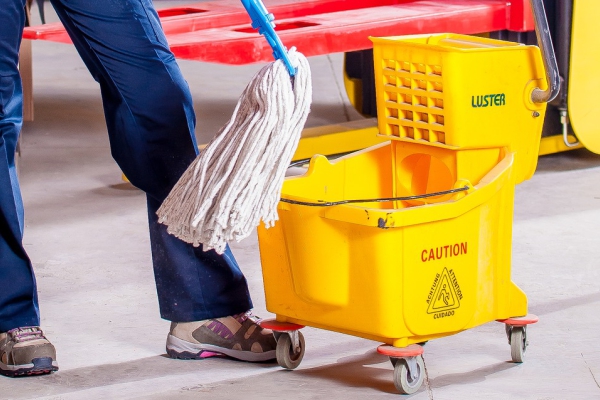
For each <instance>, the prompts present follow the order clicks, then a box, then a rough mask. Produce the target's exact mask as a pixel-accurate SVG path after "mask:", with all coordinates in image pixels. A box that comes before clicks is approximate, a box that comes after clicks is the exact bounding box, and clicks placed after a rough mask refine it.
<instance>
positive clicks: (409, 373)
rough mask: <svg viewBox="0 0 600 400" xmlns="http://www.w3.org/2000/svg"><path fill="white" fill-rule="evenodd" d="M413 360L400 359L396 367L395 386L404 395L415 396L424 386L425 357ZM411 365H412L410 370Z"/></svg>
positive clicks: (413, 358)
mask: <svg viewBox="0 0 600 400" xmlns="http://www.w3.org/2000/svg"><path fill="white" fill-rule="evenodd" d="M411 358H412V360H407V359H405V358H399V359H397V360H396V362H395V365H394V386H396V389H398V391H399V392H400V393H402V394H413V393H415V392H416V391H417V390H419V388H420V387H421V385H422V384H423V378H424V376H425V364H424V363H423V357H421V356H417V357H411ZM392 363H393V362H392ZM409 364H410V365H411V366H410V369H409Z"/></svg>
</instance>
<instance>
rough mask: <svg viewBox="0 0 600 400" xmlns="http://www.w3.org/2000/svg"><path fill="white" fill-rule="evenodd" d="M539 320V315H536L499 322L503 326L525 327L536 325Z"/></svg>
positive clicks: (500, 320)
mask: <svg viewBox="0 0 600 400" xmlns="http://www.w3.org/2000/svg"><path fill="white" fill-rule="evenodd" d="M539 320H540V319H539V318H538V316H537V315H535V314H527V315H526V316H524V317H513V318H507V319H499V320H498V322H502V323H503V324H506V325H512V326H525V325H530V324H535V323H536V322H538V321H539Z"/></svg>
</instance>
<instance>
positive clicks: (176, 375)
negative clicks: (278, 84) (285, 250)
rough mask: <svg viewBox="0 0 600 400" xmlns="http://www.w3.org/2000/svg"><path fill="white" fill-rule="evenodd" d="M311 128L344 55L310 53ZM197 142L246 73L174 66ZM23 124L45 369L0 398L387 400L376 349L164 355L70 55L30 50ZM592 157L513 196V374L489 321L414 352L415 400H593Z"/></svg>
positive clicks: (327, 104) (142, 256) (136, 211)
mask: <svg viewBox="0 0 600 400" xmlns="http://www.w3.org/2000/svg"><path fill="white" fill-rule="evenodd" d="M311 64H312V68H313V74H314V80H315V94H314V103H313V111H312V113H311V116H310V118H309V123H308V126H320V125H325V124H331V123H338V122H343V121H346V120H348V119H356V118H359V116H358V115H357V114H356V113H355V112H354V111H353V110H352V109H351V108H350V107H349V105H348V104H347V101H346V100H345V95H344V93H343V89H341V88H342V86H340V85H341V84H342V83H341V76H340V70H341V56H340V55H339V54H338V55H332V56H327V57H315V58H313V59H311ZM181 66H182V69H183V71H184V74H185V76H186V77H187V79H188V81H189V83H190V86H191V88H192V92H193V95H194V100H195V105H196V110H197V112H198V120H199V124H198V137H199V139H200V141H201V142H202V141H206V140H207V139H208V138H210V136H211V135H212V134H213V133H214V132H215V131H216V130H217V129H218V128H219V127H220V126H221V125H222V124H223V123H224V122H225V121H226V120H227V119H228V117H229V116H230V115H231V112H232V110H233V107H234V105H235V102H236V100H237V97H238V96H239V94H240V93H241V91H242V90H243V88H244V86H245V85H246V84H247V82H249V80H250V78H251V77H252V76H253V74H254V73H255V72H256V70H257V68H258V66H247V67H231V66H216V65H210V64H203V63H195V62H181ZM34 79H35V80H34V85H35V107H36V109H35V112H36V119H35V121H34V122H31V123H27V124H26V126H25V129H24V133H23V142H22V158H21V171H20V173H21V182H22V190H23V196H24V201H25V206H26V233H25V246H26V248H27V250H28V252H29V254H30V256H31V258H32V260H33V263H34V268H35V271H36V274H37V279H38V284H39V296H40V302H41V312H42V317H43V328H44V329H45V330H46V332H47V335H48V336H49V338H50V339H51V340H52V341H53V342H54V344H55V345H56V347H57V350H58V360H59V363H60V367H61V370H60V371H59V372H58V373H56V374H53V375H49V376H43V377H35V378H26V379H7V378H0V399H30V398H47V399H81V398H86V399H106V398H115V399H121V398H145V399H165V398H166V399H169V398H184V399H187V398H190V399H191V398H204V399H229V398H240V397H243V398H247V399H259V398H292V399H321V398H329V399H364V398H367V397H370V398H397V396H398V395H397V394H395V392H396V391H395V389H394V386H393V383H392V379H391V378H392V367H391V364H390V363H389V361H388V360H387V359H386V358H385V357H382V356H380V355H378V354H377V353H375V347H376V345H377V344H378V343H374V342H370V341H367V340H363V339H358V338H355V337H351V336H346V335H341V334H337V333H332V332H327V331H322V330H317V329H311V328H307V329H305V330H304V333H305V336H306V341H307V350H306V355H305V359H304V361H303V362H302V364H301V365H300V367H299V368H298V369H297V370H295V371H293V372H288V371H283V370H281V369H280V368H279V367H278V366H277V365H275V364H258V365H257V364H249V363H240V362H235V361H229V360H217V359H213V360H205V361H200V362H194V361H176V360H171V359H168V358H166V357H165V354H164V341H165V338H166V334H167V329H168V322H166V321H163V320H161V319H160V318H159V313H158V305H157V301H156V296H155V288H154V281H153V275H152V268H151V263H150V252H149V241H148V234H147V227H146V211H145V200H144V195H143V194H142V193H141V192H140V191H138V190H136V189H135V188H133V187H131V186H130V185H129V184H127V183H124V182H123V181H122V180H121V175H120V171H119V169H118V167H117V166H116V165H115V163H114V162H113V161H112V159H111V156H110V152H109V147H108V139H107V135H106V129H105V126H104V122H103V114H102V110H101V103H100V99H99V93H98V88H97V85H96V84H95V82H94V81H93V80H92V79H91V77H90V76H89V74H88V73H87V71H86V70H85V68H84V66H83V64H82V63H81V61H80V60H79V58H78V57H77V54H76V53H75V51H74V49H73V47H71V46H68V45H60V44H52V43H43V42H40V43H34ZM599 227H600V156H597V155H594V154H591V153H589V152H588V151H586V150H579V151H573V152H569V153H564V154H556V155H552V156H546V157H542V158H541V159H540V162H539V166H538V170H537V172H536V174H535V176H534V177H533V179H531V180H530V181H528V182H525V183H523V184H522V185H520V186H518V187H517V195H516V206H515V220H514V255H513V280H514V281H515V282H516V283H517V284H518V285H519V286H520V287H521V288H522V289H523V290H524V291H525V292H526V293H527V295H528V297H529V302H530V311H531V312H533V313H536V314H538V315H539V316H540V318H541V320H540V322H539V323H538V324H537V325H535V326H532V327H531V328H530V330H529V336H530V347H529V349H528V352H527V360H526V362H525V363H523V364H521V365H517V364H512V363H510V362H508V360H509V359H510V349H509V346H508V344H507V343H506V339H505V335H504V329H503V327H502V325H500V324H498V323H490V324H486V325H484V326H481V327H478V328H476V329H473V330H470V331H466V332H463V333H461V334H459V335H456V336H452V337H448V338H444V339H439V340H436V341H432V342H431V343H429V344H428V345H427V347H426V354H425V361H426V363H427V364H426V365H427V369H428V375H429V386H430V388H431V392H430V393H428V391H427V388H426V385H424V386H423V388H422V389H421V390H420V392H418V393H417V394H416V395H414V396H412V397H411V398H414V399H430V398H434V399H439V400H441V399H482V398H486V399H489V400H492V399H537V400H550V399H557V400H558V399H596V398H600V347H599V346H598V343H600V333H599V330H600V312H599V309H598V306H599V305H600V238H599V235H598V233H597V230H598V228H599ZM233 249H234V253H235V255H236V257H237V258H238V260H239V262H240V264H241V265H242V267H243V270H244V272H245V273H246V274H247V276H248V279H249V282H250V286H251V292H252V295H253V297H254V300H255V305H256V309H255V312H256V313H257V314H258V315H261V316H269V313H268V312H267V311H266V310H265V304H264V294H263V290H262V277H261V270H260V261H259V257H258V251H257V243H256V238H255V237H252V238H249V239H247V240H244V241H243V242H241V243H239V244H234V245H233Z"/></svg>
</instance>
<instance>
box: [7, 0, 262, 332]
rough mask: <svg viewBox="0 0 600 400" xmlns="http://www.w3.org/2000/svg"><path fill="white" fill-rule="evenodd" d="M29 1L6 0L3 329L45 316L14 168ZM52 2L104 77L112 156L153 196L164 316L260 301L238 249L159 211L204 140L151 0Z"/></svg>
mask: <svg viewBox="0 0 600 400" xmlns="http://www.w3.org/2000/svg"><path fill="white" fill-rule="evenodd" d="M24 2H25V0H0V332H4V331H7V330H10V329H12V328H16V327H20V326H31V325H39V307H38V302H37V294H36V284H35V277H34V273H33V269H32V265H31V262H30V260H29V258H28V256H27V253H26V252H25V250H24V248H23V245H22V237H23V203H22V200H21V194H20V190H19V183H18V180H17V175H16V171H15V147H16V143H17V139H18V136H19V131H20V129H21V125H22V102H23V99H22V87H21V80H20V77H19V73H18V70H17V63H18V49H19V46H20V42H21V35H22V31H23V24H24V20H25V15H24V11H23V10H24ZM52 5H53V6H54V8H55V10H56V12H57V13H58V16H59V17H60V19H61V21H62V22H63V24H64V25H65V28H66V29H67V31H68V32H69V35H70V36H71V39H72V40H73V42H74V44H75V47H76V48H77V51H78V52H79V54H80V56H81V57H82V59H83V61H84V62H85V64H86V66H87V67H88V69H89V70H90V72H91V74H92V76H93V77H94V79H95V80H96V81H97V82H98V83H99V85H100V91H101V94H102V99H103V106H104V114H105V117H106V124H107V129H108V134H109V138H110V145H111V153H112V156H113V157H114V159H115V161H116V162H117V163H118V165H119V166H120V168H121V169H122V170H123V172H124V173H125V175H126V176H127V177H128V178H129V180H130V181H131V183H132V184H134V185H135V186H137V187H138V188H140V189H141V190H143V191H144V192H145V193H146V195H147V204H148V221H149V226H150V242H151V248H152V260H153V266H154V274H155V278H156V288H157V292H158V299H159V304H160V313H161V316H162V317H163V318H165V319H167V320H171V321H177V322H187V321H196V320H201V319H207V318H216V317H222V316H226V315H231V314H236V313H239V312H243V311H246V310H248V309H250V308H252V303H251V300H250V296H249V292H248V286H247V283H246V279H245V277H244V275H243V274H242V272H241V271H240V269H239V266H238V264H237V262H236V260H235V258H234V257H233V254H232V253H231V251H230V249H229V248H227V250H226V252H225V254H224V255H222V256H220V255H218V254H216V253H215V252H214V251H208V252H203V251H202V249H201V248H194V247H192V246H191V245H188V244H186V243H184V242H182V241H180V240H179V239H177V238H175V237H173V236H171V235H169V234H167V232H166V228H165V227H164V226H163V225H161V224H158V222H157V217H156V210H157V209H158V207H159V206H160V204H161V203H162V201H163V199H164V198H165V197H166V196H167V194H168V193H169V191H170V190H171V188H172V187H173V185H174V184H175V182H176V181H177V179H178V178H179V177H180V176H181V174H182V173H183V171H185V169H186V168H187V166H188V165H189V164H190V163H191V162H192V161H193V159H194V158H195V157H196V155H197V145H196V140H195V136H194V129H195V123H196V120H195V115H194V110H193V107H192V98H191V95H190V90H189V88H188V85H187V82H186V81H185V80H184V78H183V76H182V74H181V71H180V70H179V67H178V65H177V63H176V61H175V58H174V57H173V54H172V53H171V51H170V50H169V47H168V45H167V42H166V39H165V36H164V33H163V31H162V28H161V26H160V22H159V19H158V15H157V13H156V11H155V10H154V8H153V6H152V3H151V1H150V0H52ZM65 290H68V288H65Z"/></svg>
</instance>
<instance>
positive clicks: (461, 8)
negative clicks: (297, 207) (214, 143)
mask: <svg viewBox="0 0 600 400" xmlns="http://www.w3.org/2000/svg"><path fill="white" fill-rule="evenodd" d="M264 3H265V5H266V7H267V8H268V10H269V12H271V13H273V14H274V15H275V22H276V25H277V26H276V30H277V32H278V34H279V36H280V37H281V40H282V42H283V43H284V44H285V45H286V46H288V47H290V46H295V47H296V48H298V50H299V51H301V52H302V53H303V54H305V55H307V56H314V55H322V54H329V53H335V52H347V51H355V50H363V49H368V48H370V47H372V45H371V41H370V40H369V36H395V35H407V34H418V33H440V32H454V33H463V34H474V33H482V32H493V31H499V30H512V31H529V30H533V17H532V15H531V10H530V8H529V1H528V0H512V1H510V0H299V1H295V0H265V1H264ZM158 13H159V16H160V18H161V23H162V25H163V29H164V31H165V34H166V36H167V40H168V42H169V45H170V47H171V50H172V51H173V53H174V54H175V56H176V57H178V58H182V59H188V60H197V61H207V62H215V63H221V64H249V63H253V62H260V61H271V60H272V54H271V48H270V47H269V46H268V44H267V42H266V40H265V39H264V38H263V37H261V36H260V35H259V34H258V33H257V32H256V31H255V30H253V29H252V28H251V27H250V18H249V17H248V15H247V14H246V11H245V10H244V8H243V6H242V4H241V2H240V1H239V0H223V1H219V2H207V3H196V4H190V5H187V6H180V7H172V8H166V9H163V10H159V11H158ZM23 37H24V38H26V39H40V40H50V41H55V42H63V43H70V39H69V37H68V35H67V33H66V32H65V30H64V28H63V27H62V25H61V24H60V23H56V24H47V25H43V26H35V27H28V28H25V32H24V34H23Z"/></svg>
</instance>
